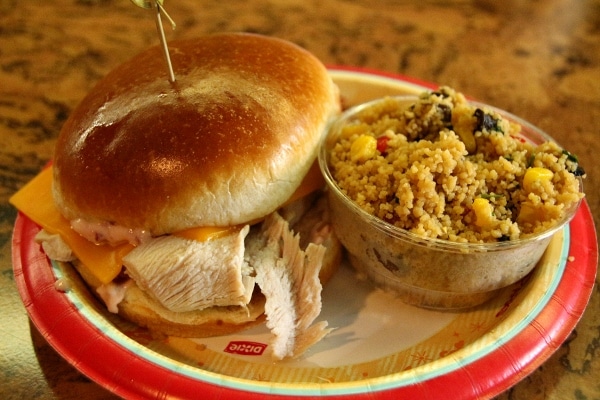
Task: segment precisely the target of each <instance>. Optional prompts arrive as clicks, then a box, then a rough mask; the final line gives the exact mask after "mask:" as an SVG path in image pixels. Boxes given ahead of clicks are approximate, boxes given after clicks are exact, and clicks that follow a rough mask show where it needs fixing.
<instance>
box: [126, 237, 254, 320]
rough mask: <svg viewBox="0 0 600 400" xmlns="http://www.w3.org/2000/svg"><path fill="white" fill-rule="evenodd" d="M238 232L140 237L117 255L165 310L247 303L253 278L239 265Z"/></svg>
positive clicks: (240, 242) (240, 240)
mask: <svg viewBox="0 0 600 400" xmlns="http://www.w3.org/2000/svg"><path fill="white" fill-rule="evenodd" d="M249 229H250V228H249V226H246V227H244V228H243V229H241V230H240V231H239V232H238V233H236V234H232V235H227V236H225V237H222V238H217V239H213V240H209V241H205V242H199V241H195V240H189V239H184V238H180V237H177V236H161V237H157V238H153V239H151V240H148V241H145V242H144V243H143V244H141V245H140V246H138V247H136V248H135V249H134V250H132V251H131V252H130V253H129V254H127V255H126V256H125V257H123V265H125V268H126V271H127V274H128V275H129V276H131V277H132V278H133V280H134V281H135V282H136V284H137V285H138V286H139V287H140V288H141V289H142V290H144V291H146V292H147V293H148V294H150V295H151V296H152V297H154V298H155V299H156V300H157V301H158V302H160V303H161V304H162V305H163V306H165V307H166V308H168V309H169V310H172V311H176V312H184V311H192V310H201V309H203V308H207V307H212V306H228V305H239V306H244V305H247V304H248V302H249V301H250V298H251V297H252V291H253V288H254V278H253V277H252V276H251V271H250V270H248V268H247V267H245V266H244V238H245V237H246V235H247V234H248V231H249Z"/></svg>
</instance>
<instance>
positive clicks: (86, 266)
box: [9, 163, 324, 283]
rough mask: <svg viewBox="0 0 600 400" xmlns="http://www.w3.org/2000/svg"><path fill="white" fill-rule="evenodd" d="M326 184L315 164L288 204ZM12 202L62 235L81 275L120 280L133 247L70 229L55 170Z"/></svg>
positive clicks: (201, 232)
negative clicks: (55, 191) (57, 201)
mask: <svg viewBox="0 0 600 400" xmlns="http://www.w3.org/2000/svg"><path fill="white" fill-rule="evenodd" d="M323 183H324V182H323V178H322V177H321V174H320V172H319V169H318V165H317V164H316V163H315V164H314V165H313V167H312V168H311V170H310V172H309V173H308V175H307V176H306V178H305V179H304V181H303V183H302V185H300V187H299V188H298V189H297V190H296V192H295V193H294V194H293V195H292V197H290V200H288V202H292V201H293V200H296V199H299V198H300V197H303V196H305V195H307V194H309V193H311V192H312V191H314V190H317V189H319V188H321V187H322V186H323ZM9 202H10V203H11V204H12V205H13V206H15V207H16V208H17V209H18V210H19V211H21V212H22V213H23V214H25V215H26V216H27V217H28V218H29V219H31V220H32V221H33V222H35V223H36V224H38V225H40V226H41V227H42V228H43V229H45V230H46V231H47V232H49V233H52V234H58V235H60V236H61V237H62V239H63V240H64V241H65V243H67V245H69V247H70V248H71V250H73V253H74V254H75V256H76V257H77V258H78V259H79V260H80V261H81V263H82V264H83V266H81V271H80V272H81V273H82V274H89V275H91V276H94V277H95V278H96V279H97V280H98V281H100V282H101V283H109V282H111V281H112V280H113V279H114V278H115V277H117V275H118V274H119V273H120V272H121V268H122V259H123V257H124V256H125V255H126V254H127V253H129V252H130V251H131V250H132V249H133V246H132V245H131V244H121V245H118V246H109V245H105V244H94V243H92V242H90V241H88V240H87V239H85V238H83V237H82V236H80V235H79V234H78V233H77V232H75V231H73V230H72V229H71V224H70V222H69V221H68V220H67V219H66V218H64V217H63V216H62V215H61V214H60V213H59V212H58V209H57V208H56V206H55V205H54V200H53V198H52V167H48V168H45V169H44V170H43V171H42V172H41V173H40V174H38V175H37V176H36V177H35V178H33V180H31V181H30V182H29V183H27V184H26V185H25V186H24V187H23V188H21V190H19V191H18V192H17V193H15V194H14V195H13V196H12V197H11V198H10V199H9ZM257 222H258V221H257ZM238 229H241V226H233V227H200V228H192V229H186V230H184V231H181V232H176V233H174V235H176V236H179V237H183V238H187V239H193V240H197V241H206V240H210V239H215V238H218V237H221V236H224V235H227V234H230V233H233V232H234V231H235V230H238Z"/></svg>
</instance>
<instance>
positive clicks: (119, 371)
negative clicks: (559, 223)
mask: <svg viewBox="0 0 600 400" xmlns="http://www.w3.org/2000/svg"><path fill="white" fill-rule="evenodd" d="M331 69H332V70H338V71H348V72H353V73H359V74H366V75H373V76H380V77H387V78H391V79H393V80H400V81H405V82H410V83H414V84H416V85H419V86H425V87H434V86H433V85H431V84H429V83H425V82H421V81H419V80H416V79H412V78H405V77H402V76H399V75H396V74H390V73H382V72H379V71H374V70H368V69H359V68H354V67H343V66H341V67H340V66H335V67H332V68H331ZM38 229H39V228H38V226H37V225H36V224H35V223H33V222H32V221H31V220H29V219H28V218H27V217H26V216H24V215H23V214H21V213H19V214H18V216H17V219H16V221H15V228H14V232H13V240H12V262H13V270H14V276H15V281H16V284H17V289H18V291H19V293H20V295H21V298H22V301H23V304H24V305H25V308H26V310H27V312H28V314H29V317H30V318H31V320H32V322H33V323H34V325H35V326H36V328H37V329H38V330H39V332H40V333H41V334H42V336H43V337H44V338H45V339H46V340H47V341H48V343H49V344H50V345H51V346H52V347H53V348H54V349H55V350H56V351H57V352H58V353H59V354H60V355H61V356H62V357H63V358H64V359H65V360H67V361H68V362H69V363H70V364H72V365H73V366H74V367H75V368H77V369H78V370H79V371H80V372H81V373H83V374H84V375H86V376H88V377H89V378H90V379H92V380H93V381H95V382H97V383H98V384H100V385H101V386H103V387H104V388H106V389H108V390H109V391H111V392H113V393H115V394H117V395H119V396H123V397H126V398H148V397H157V398H182V399H183V398H194V397H197V395H198V393H202V394H203V395H205V396H208V397H210V398H221V397H222V398H230V396H231V397H233V396H235V398H237V399H241V400H245V399H258V398H264V396H265V394H264V393H255V392H243V391H240V390H237V389H233V388H230V387H225V386H219V385H214V384H212V383H208V382H204V381H200V380H197V379H194V378H192V377H189V376H186V375H184V374H175V373H172V371H169V370H167V369H165V368H163V367H161V366H158V365H156V364H153V363H151V362H149V361H148V360H147V359H145V358H143V357H140V356H137V355H135V354H133V353H132V352H131V351H129V350H127V349H125V348H124V347H122V346H120V345H117V344H116V343H114V342H113V341H111V340H109V339H108V338H106V337H105V336H104V335H103V334H102V332H100V331H99V330H98V328H97V327H96V326H94V325H92V324H91V323H90V322H89V321H88V320H87V319H85V318H84V317H82V316H81V315H80V314H79V312H78V310H77V309H76V308H75V306H74V305H73V304H72V303H71V302H70V301H69V300H68V299H67V297H66V296H64V295H62V293H61V292H60V291H58V290H56V289H55V287H54V282H55V277H54V274H53V271H52V267H51V265H50V262H49V260H48V259H47V257H46V255H45V254H44V253H43V252H42V251H41V250H40V247H39V245H37V244H36V243H35V241H34V236H35V234H36V233H37V231H38ZM570 232H571V241H570V248H569V257H570V258H571V259H572V260H573V261H572V262H569V263H567V266H566V268H565V271H564V274H563V277H562V278H561V280H560V282H559V284H558V286H557V288H556V290H555V292H554V293H553V294H552V296H551V299H550V301H549V302H548V304H547V305H546V307H545V308H544V309H542V311H541V312H540V313H539V315H538V316H536V318H534V319H533V321H532V322H531V323H530V324H529V325H527V326H526V327H525V328H524V329H523V330H522V331H520V332H519V333H518V334H517V335H516V336H515V337H513V338H512V339H510V340H508V341H507V342H506V343H503V344H501V345H500V346H498V348H497V349H496V350H495V351H493V352H491V353H489V354H487V355H485V356H483V357H481V358H479V359H476V360H474V361H472V362H470V363H466V364H465V365H462V366H461V368H458V369H456V370H454V371H452V372H451V373H448V374H445V375H440V376H436V377H432V378H431V379H429V380H427V381H425V382H422V383H419V384H413V385H406V386H401V387H392V388H390V389H388V390H383V391H377V392H365V393H358V394H352V395H341V396H335V398H339V399H367V398H368V399H374V398H377V399H396V398H398V397H399V396H402V397H407V398H423V399H433V398H439V396H445V395H448V393H449V390H450V388H452V389H451V390H452V393H453V394H455V395H457V396H459V398H481V397H484V398H487V397H492V396H494V395H497V394H499V393H501V392H503V391H505V390H507V389H508V388H510V387H511V386H513V385H514V384H516V383H517V382H518V381H520V380H521V379H523V378H524V377H525V376H527V375H528V374H530V373H531V372H533V370H535V369H536V368H537V367H538V366H540V365H541V364H542V363H543V362H544V361H546V360H547V359H548V358H549V357H550V356H551V355H552V354H553V353H554V352H555V351H556V350H557V349H558V347H559V346H560V345H561V344H562V343H563V342H564V341H565V340H566V339H567V337H568V336H569V334H570V333H571V331H572V330H573V329H574V327H575V325H576V324H577V322H578V321H579V319H580V318H581V316H582V315H583V312H584V310H585V307H586V306H587V303H588V301H589V298H590V296H591V293H592V288H593V286H594V282H595V277H596V268H597V263H598V248H597V240H596V231H595V228H594V222H593V218H592V216H591V212H590V209H589V206H588V204H587V202H586V201H585V200H584V201H583V202H582V203H581V207H580V208H579V210H578V212H577V213H576V215H575V217H574V218H573V220H572V221H571V223H570ZM573 239H575V240H573ZM574 289H576V290H574ZM56 310H62V311H61V312H57V311H56ZM74 338H86V339H87V340H86V341H85V343H83V344H80V343H82V342H80V341H78V340H74ZM125 371H126V372H125ZM507 371H508V372H510V373H507ZM277 397H278V398H281V399H283V398H286V399H292V398H297V399H306V398H308V397H307V396H282V395H278V396H277ZM332 397H334V396H332Z"/></svg>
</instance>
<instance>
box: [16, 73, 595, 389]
mask: <svg viewBox="0 0 600 400" xmlns="http://www.w3.org/2000/svg"><path fill="white" fill-rule="evenodd" d="M331 75H332V76H333V78H334V79H335V81H336V82H337V83H338V85H339V87H340V90H341V93H342V96H343V98H344V102H345V104H346V105H351V104H356V103H360V102H364V101H367V100H370V99H373V98H377V97H381V96H384V95H388V94H400V93H416V92H419V91H421V90H423V88H425V87H427V88H429V87H431V85H428V84H425V83H421V82H418V81H414V80H408V79H406V78H403V77H398V76H394V75H386V74H382V73H378V72H374V71H365V70H356V69H344V68H332V69H331ZM38 230H39V228H38V226H37V225H35V224H34V223H33V222H32V221H31V220H29V219H28V218H26V217H25V216H23V215H22V214H19V215H18V217H17V220H16V222H15V229H14V234H13V266H14V274H15V280H16V283H17V287H18V290H19V292H20V294H21V297H22V299H23V303H24V305H25V307H26V309H27V312H28V313H29V316H30V318H31V320H32V321H33V323H34V324H35V326H36V327H37V329H38V330H39V331H40V333H41V334H42V335H43V336H44V337H45V338H46V340H47V341H48V342H49V343H50V345H52V346H53V347H54V348H55V349H56V350H57V351H58V352H59V353H60V354H61V355H62V357H64V358H65V359H66V360H67V361H68V362H70V363H71V364H72V365H73V366H74V367H75V368H77V369H78V370H80V371H81V372H82V373H83V374H85V375H87V376H88V377H89V378H91V379H92V380H94V381H96V382H97V383H98V384H100V385H102V386H103V387H105V388H106V389H108V390H110V391H112V392H114V393H115V394H117V395H119V396H122V397H126V398H153V397H155V398H195V397H198V395H199V394H202V396H203V397H207V398H236V399H258V398H261V399H262V398H265V396H274V397H277V398H278V399H281V398H307V397H336V398H342V399H367V398H368V399H380V398H381V399H386V398H387V399H392V398H393V399H397V398H419V399H437V398H440V397H443V398H463V399H467V398H482V397H492V396H494V395H496V394H498V393H501V392H502V391H504V390H506V389H508V388H509V387H510V386H512V385H514V384H515V383H517V382H518V381H519V380H520V379H522V378H523V377H525V376H526V375H527V374H529V373H530V372H532V371H533V370H534V369H535V368H536V367H538V366H539V365H540V364H541V363H543V362H544V361H545V360H546V359H547V358H548V357H549V356H550V355H551V354H552V353H553V352H554V351H555V350H556V349H557V348H558V346H559V345H560V344H561V343H562V342H563V341H564V340H565V339H566V338H567V336H568V335H569V333H570V332H571V330H572V329H573V328H574V327H575V325H576V323H577V321H578V320H579V318H580V317H581V315H582V313H583V311H584V309H585V307H586V305H587V302H588V300H589V296H590V294H591V290H592V287H593V285H594V279H595V274H596V266H597V261H598V249H597V244H596V232H595V229H594V225H593V219H592V217H591V214H590V210H589V207H588V205H587V203H586V202H585V201H584V202H583V203H582V206H581V207H580V209H579V211H578V212H577V214H576V216H575V217H574V219H573V221H572V222H571V223H570V225H569V226H567V227H565V228H564V229H563V230H562V231H560V232H559V233H557V234H556V235H555V237H554V238H553V239H552V241H551V243H550V246H549V248H548V250H547V251H546V253H545V255H544V257H543V258H542V260H541V261H540V263H539V264H538V265H537V267H536V268H535V269H534V271H533V272H532V273H531V274H530V275H528V276H527V277H526V278H524V279H523V280H521V281H519V282H518V283H516V284H514V285H511V286H509V287H507V288H505V289H503V290H502V291H501V293H500V294H499V295H498V296H497V297H496V298H494V299H493V300H491V301H489V302H487V303H486V304H484V305H482V306H479V307H476V308H473V309H470V310H468V311H463V312H437V311H430V310H423V309H419V308H416V307H411V306H408V305H405V304H403V303H402V302H401V301H399V300H398V299H396V298H394V297H393V295H391V294H389V293H385V292H383V291H381V290H379V289H376V288H374V287H373V286H371V285H370V284H369V283H368V282H365V281H361V280H359V279H357V277H356V276H355V274H354V273H353V271H352V270H351V268H350V267H349V266H348V265H346V264H344V265H342V267H341V269H340V271H339V272H338V273H337V274H336V275H335V276H334V278H333V279H332V280H331V281H330V283H328V285H327V286H326V287H325V289H324V291H323V311H322V314H321V316H320V317H319V319H323V320H327V321H328V322H329V325H330V326H332V327H334V328H336V329H335V330H334V331H333V332H332V333H331V334H330V335H329V336H327V337H326V338H325V339H324V340H323V341H321V342H320V343H318V344H317V345H315V346H314V347H313V348H311V349H310V350H309V351H308V352H307V354H305V356H303V357H302V358H301V359H299V360H293V361H285V362H278V363H274V362H273V361H272V360H271V358H270V353H269V341H270V334H269V332H268V330H267V329H266V327H264V326H261V327H257V328H254V329H252V330H248V331H244V332H242V333H239V334H236V335H230V336H223V337H218V338H209V339H194V340H191V339H182V338H175V337H169V338H165V339H155V338H153V337H152V336H151V335H149V334H148V332H147V331H146V330H144V329H141V328H139V327H137V326H135V325H132V324H130V323H127V322H125V321H123V320H122V319H120V318H119V317H118V316H115V315H113V314H110V313H108V312H107V311H106V310H105V309H104V307H103V306H101V305H100V304H99V303H98V302H97V300H96V299H95V298H94V296H93V295H91V293H90V292H89V291H88V290H87V289H86V287H85V286H84V285H83V284H82V283H81V281H80V280H79V278H78V275H77V274H76V273H75V272H74V271H73V269H72V268H71V267H70V266H69V265H67V264H61V263H51V262H50V261H49V260H48V259H47V257H46V256H45V254H44V253H43V252H42V250H41V249H40V247H39V246H38V245H37V244H36V243H35V241H34V236H35V234H36V233H37V232H38ZM62 284H67V286H68V287H69V288H70V289H69V290H68V291H62V290H60V288H61V285H62Z"/></svg>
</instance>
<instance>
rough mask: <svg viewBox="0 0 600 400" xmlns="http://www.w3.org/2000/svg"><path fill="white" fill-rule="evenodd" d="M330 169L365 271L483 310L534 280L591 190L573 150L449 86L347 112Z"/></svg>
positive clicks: (333, 193) (444, 304) (330, 146)
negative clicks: (555, 237)
mask: <svg viewBox="0 0 600 400" xmlns="http://www.w3.org/2000/svg"><path fill="white" fill-rule="evenodd" d="M319 164H320V167H321V170H322V172H323V175H324V176H325V180H326V182H327V186H328V193H329V194H328V196H329V201H330V207H331V214H332V221H333V224H334V229H335V230H336V233H337V235H338V237H339V239H340V240H341V242H342V244H343V245H344V247H345V248H346V250H347V253H348V256H349V259H350V262H351V264H352V265H353V267H354V268H355V269H356V270H357V271H359V272H361V273H364V274H365V275H366V276H368V277H369V278H370V279H371V280H373V281H374V282H375V283H376V284H377V285H378V286H380V287H382V288H384V289H387V290H391V291H393V292H395V293H396V294H397V295H398V296H399V297H400V298H402V299H403V300H405V301H406V302H407V303H409V304H413V305H417V306H420V307H426V308H435V309H459V308H465V307H471V306H475V305H478V304H481V303H483V302H485V301H486V300H488V299H490V298H491V297H493V296H494V295H495V293H496V292H497V291H498V290H500V289H501V288H503V287H506V286H508V285H510V284H512V283H514V282H516V281H518V280H519V279H521V278H523V277H524V276H526V275H527V274H528V273H529V272H530V271H531V270H532V269H533V268H534V267H535V265H536V264H537V263H538V261H539V260H540V258H541V257H542V255H543V253H544V251H545V249H546V247H547V246H548V244H549V242H550V240H551V238H552V236H553V234H554V233H555V232H557V231H558V230H560V229H561V228H562V227H563V226H564V225H565V224H566V223H568V222H569V221H570V220H571V218H572V217H573V216H574V214H575V212H576V211H577V208H578V206H579V204H580V202H581V199H582V198H583V196H584V195H583V191H582V184H581V180H582V177H584V176H585V173H584V171H583V169H582V168H581V167H580V166H579V165H578V162H577V159H576V157H575V156H574V155H573V154H571V153H569V152H567V151H565V150H563V149H562V148H560V147H559V146H558V145H557V144H556V143H555V142H554V141H552V139H551V138H550V137H549V136H548V135H546V134H545V133H544V132H542V131H541V130H540V129H538V128H536V127H535V126H533V125H531V124H529V123H528V122H526V121H524V120H522V119H520V118H518V117H516V116H514V115H512V114H510V113H508V112H506V111H502V110H499V109H497V108H494V107H490V106H487V105H484V104H481V103H476V102H468V101H467V100H465V98H464V96H462V95H461V94H460V93H457V92H455V91H454V90H452V89H450V88H447V87H441V88H440V89H439V90H437V91H434V92H424V93H422V94H421V95H420V96H398V97H387V98H382V99H378V100H374V101H370V102H368V103H365V104H362V105H358V106H355V107H353V108H351V109H349V110H347V111H346V112H345V113H344V114H343V115H342V116H341V117H340V118H339V119H338V120H337V121H336V122H335V123H334V124H333V125H332V127H331V129H330V131H329V133H328V136H327V138H326V139H325V141H324V142H323V144H322V146H321V149H320V153H319Z"/></svg>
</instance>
